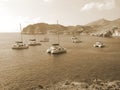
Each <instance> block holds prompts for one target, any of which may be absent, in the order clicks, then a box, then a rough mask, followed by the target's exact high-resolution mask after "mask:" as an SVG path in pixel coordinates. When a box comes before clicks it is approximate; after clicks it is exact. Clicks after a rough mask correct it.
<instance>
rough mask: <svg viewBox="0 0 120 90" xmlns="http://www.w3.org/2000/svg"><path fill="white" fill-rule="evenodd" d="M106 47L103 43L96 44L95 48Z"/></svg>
mask: <svg viewBox="0 0 120 90" xmlns="http://www.w3.org/2000/svg"><path fill="white" fill-rule="evenodd" d="M104 46H105V45H104V44H103V43H102V42H96V43H95V44H94V45H93V47H99V48H102V47H104Z"/></svg>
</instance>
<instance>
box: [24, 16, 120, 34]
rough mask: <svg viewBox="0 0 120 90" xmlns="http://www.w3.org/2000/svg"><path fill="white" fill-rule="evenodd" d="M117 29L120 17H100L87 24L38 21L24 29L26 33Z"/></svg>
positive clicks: (103, 32)
mask: <svg viewBox="0 0 120 90" xmlns="http://www.w3.org/2000/svg"><path fill="white" fill-rule="evenodd" d="M115 30H117V31H118V32H119V31H120V18H119V19H116V20H113V21H109V20H106V19H100V20H97V21H94V22H91V23H89V24H87V25H85V26H81V25H77V26H63V25H60V24H47V23H37V24H33V25H28V26H27V27H25V28H24V29H23V31H22V33H24V34H45V33H49V34H55V33H57V32H58V31H59V33H62V34H73V33H76V34H82V33H84V34H100V35H101V34H106V33H109V34H111V35H112V34H113V33H115Z"/></svg>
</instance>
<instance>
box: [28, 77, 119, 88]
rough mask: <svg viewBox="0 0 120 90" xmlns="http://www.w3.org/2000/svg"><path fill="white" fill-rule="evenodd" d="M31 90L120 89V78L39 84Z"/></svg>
mask: <svg viewBox="0 0 120 90" xmlns="http://www.w3.org/2000/svg"><path fill="white" fill-rule="evenodd" d="M29 90H120V80H115V81H105V80H100V79H95V80H93V81H92V82H91V84H89V83H87V82H76V81H69V80H66V81H63V82H59V83H57V84H55V85H50V86H45V87H43V86H42V85H38V86H37V87H33V88H31V89H29Z"/></svg>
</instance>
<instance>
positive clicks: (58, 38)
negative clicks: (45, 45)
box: [57, 20, 60, 44]
mask: <svg viewBox="0 0 120 90" xmlns="http://www.w3.org/2000/svg"><path fill="white" fill-rule="evenodd" d="M57 25H58V20H57ZM57 35H58V44H60V38H59V26H58V30H57Z"/></svg>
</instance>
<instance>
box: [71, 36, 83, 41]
mask: <svg viewBox="0 0 120 90" xmlns="http://www.w3.org/2000/svg"><path fill="white" fill-rule="evenodd" d="M71 39H72V42H73V43H80V42H81V41H80V40H79V39H78V38H77V37H75V36H73V37H71Z"/></svg>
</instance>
